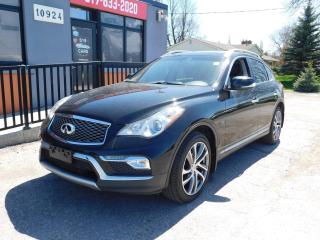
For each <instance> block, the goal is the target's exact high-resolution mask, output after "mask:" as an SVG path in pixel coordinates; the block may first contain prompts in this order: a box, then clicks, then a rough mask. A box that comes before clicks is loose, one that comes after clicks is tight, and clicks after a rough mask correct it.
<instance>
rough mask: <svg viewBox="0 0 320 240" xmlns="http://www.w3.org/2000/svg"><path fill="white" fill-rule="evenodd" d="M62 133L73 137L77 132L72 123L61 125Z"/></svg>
mask: <svg viewBox="0 0 320 240" xmlns="http://www.w3.org/2000/svg"><path fill="white" fill-rule="evenodd" d="M60 131H61V132H62V133H63V134H68V135H71V134H74V132H75V131H76V127H75V126H74V125H73V124H71V123H64V124H62V125H61V128H60Z"/></svg>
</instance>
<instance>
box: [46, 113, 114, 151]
mask: <svg viewBox="0 0 320 240" xmlns="http://www.w3.org/2000/svg"><path fill="white" fill-rule="evenodd" d="M56 116H60V117H65V118H70V119H72V118H73V119H77V120H81V121H86V122H92V123H98V124H102V125H105V126H107V130H106V133H105V135H104V139H103V141H102V142H101V143H100V142H99V143H80V142H74V141H68V140H65V139H63V138H61V137H59V136H57V135H56V134H54V133H53V132H52V131H51V125H52V123H53V121H54V119H55V117H56ZM110 126H111V123H109V122H105V121H100V120H96V119H92V118H87V117H82V116H78V115H73V114H64V113H56V114H54V116H53V117H52V119H51V121H50V124H49V126H48V133H49V134H50V135H51V136H52V137H53V138H55V139H56V140H58V141H61V142H63V143H68V144H72V145H81V146H101V145H103V144H104V143H105V142H106V139H107V135H108V131H109V128H110Z"/></svg>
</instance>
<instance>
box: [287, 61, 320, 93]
mask: <svg viewBox="0 0 320 240" xmlns="http://www.w3.org/2000/svg"><path fill="white" fill-rule="evenodd" d="M293 87H294V90H295V91H298V92H319V91H320V79H319V78H318V77H317V75H316V72H315V71H314V69H313V67H312V63H311V62H310V63H309V64H308V67H307V68H306V69H305V71H304V72H303V73H301V75H300V77H299V78H298V80H297V81H296V82H295V83H294V85H293Z"/></svg>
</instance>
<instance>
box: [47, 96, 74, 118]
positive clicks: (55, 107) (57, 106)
mask: <svg viewBox="0 0 320 240" xmlns="http://www.w3.org/2000/svg"><path fill="white" fill-rule="evenodd" d="M71 96H72V95H71ZM71 96H68V97H65V98H62V99H60V100H59V101H58V102H56V104H55V105H54V106H53V107H52V108H51V109H50V111H49V113H48V118H49V119H51V118H52V117H53V115H54V114H55V112H56V111H57V110H58V108H59V107H60V106H61V105H62V104H64V103H65V102H66V101H68V100H69V99H70V98H71Z"/></svg>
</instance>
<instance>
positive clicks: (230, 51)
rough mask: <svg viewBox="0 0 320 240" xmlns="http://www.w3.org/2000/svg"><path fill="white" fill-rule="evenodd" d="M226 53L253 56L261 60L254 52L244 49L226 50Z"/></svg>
mask: <svg viewBox="0 0 320 240" xmlns="http://www.w3.org/2000/svg"><path fill="white" fill-rule="evenodd" d="M227 52H228V53H230V54H231V53H234V52H241V53H247V54H251V55H254V56H256V57H258V58H260V59H261V56H260V55H259V54H257V53H255V52H251V51H248V50H244V49H237V48H235V49H231V50H228V51H227Z"/></svg>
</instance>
